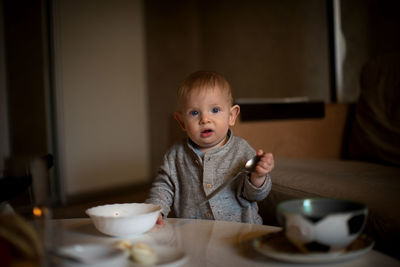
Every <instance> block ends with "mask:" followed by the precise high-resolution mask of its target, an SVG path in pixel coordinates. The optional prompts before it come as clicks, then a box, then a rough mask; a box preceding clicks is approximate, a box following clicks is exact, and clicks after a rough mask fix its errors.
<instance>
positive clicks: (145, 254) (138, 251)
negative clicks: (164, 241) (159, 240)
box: [131, 243, 157, 265]
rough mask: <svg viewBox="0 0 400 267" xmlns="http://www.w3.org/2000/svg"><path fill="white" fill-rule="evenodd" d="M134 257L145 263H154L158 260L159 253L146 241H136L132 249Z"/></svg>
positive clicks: (137, 260) (135, 259)
mask: <svg viewBox="0 0 400 267" xmlns="http://www.w3.org/2000/svg"><path fill="white" fill-rule="evenodd" d="M131 253H132V254H131V255H132V259H133V260H134V261H136V262H138V263H140V264H143V265H152V264H155V263H156V262H157V254H156V253H155V251H154V250H153V249H152V248H151V247H150V246H149V245H147V244H145V243H136V244H134V245H133V247H132V249H131Z"/></svg>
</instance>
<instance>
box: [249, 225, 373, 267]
mask: <svg viewBox="0 0 400 267" xmlns="http://www.w3.org/2000/svg"><path fill="white" fill-rule="evenodd" d="M252 245H253V248H254V249H255V250H256V251H258V252H260V253H261V254H263V255H265V256H268V257H270V258H273V259H275V260H280V261H286V262H293V263H331V262H340V261H347V260H352V259H355V258H357V257H359V256H361V255H363V254H365V253H367V252H368V251H370V250H371V249H372V247H373V246H374V241H373V240H372V239H371V238H370V237H368V236H366V235H361V236H359V237H358V238H357V239H356V240H355V241H354V242H353V244H351V245H350V246H349V247H348V248H347V249H346V250H345V251H344V252H340V253H338V252H335V253H329V252H326V253H322V252H315V253H302V252H300V251H299V250H298V249H297V248H296V247H295V246H294V245H292V244H291V243H290V242H289V241H288V240H287V239H286V237H285V236H284V234H283V233H282V231H280V232H275V233H271V234H267V235H263V236H260V237H258V238H256V239H254V240H253V242H252Z"/></svg>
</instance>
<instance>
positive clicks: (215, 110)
mask: <svg viewBox="0 0 400 267" xmlns="http://www.w3.org/2000/svg"><path fill="white" fill-rule="evenodd" d="M219 111H220V109H219V108H213V109H212V113H218V112H219Z"/></svg>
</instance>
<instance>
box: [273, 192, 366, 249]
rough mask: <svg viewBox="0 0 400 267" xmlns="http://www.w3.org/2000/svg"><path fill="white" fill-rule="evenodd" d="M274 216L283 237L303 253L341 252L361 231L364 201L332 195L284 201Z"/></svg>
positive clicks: (364, 207)
mask: <svg viewBox="0 0 400 267" xmlns="http://www.w3.org/2000/svg"><path fill="white" fill-rule="evenodd" d="M277 213H278V214H277V215H278V219H279V221H280V223H281V225H282V226H283V228H284V233H285V236H286V238H287V239H288V240H289V241H290V242H291V243H293V244H294V245H296V246H297V247H298V248H299V249H300V250H301V251H303V252H341V251H343V250H344V249H345V248H346V247H347V246H349V245H350V244H351V243H352V242H353V241H354V240H355V239H356V238H357V237H358V236H359V235H360V234H361V232H362V231H363V229H364V226H365V223H366V218H367V214H368V209H367V207H366V206H365V205H364V204H361V203H358V202H354V201H349V200H344V199H333V198H307V199H295V200H288V201H284V202H281V203H279V204H278V207H277Z"/></svg>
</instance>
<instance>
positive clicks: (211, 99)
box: [175, 88, 239, 153]
mask: <svg viewBox="0 0 400 267" xmlns="http://www.w3.org/2000/svg"><path fill="white" fill-rule="evenodd" d="M238 113H239V106H237V105H235V106H231V105H230V102H229V97H228V94H227V93H226V92H224V91H222V90H220V89H218V88H208V89H206V90H193V91H192V92H191V93H190V94H189V95H188V96H187V98H186V101H185V103H183V105H182V110H181V112H179V113H176V114H175V118H176V119H177V120H178V122H179V124H180V125H181V127H182V128H183V129H184V130H185V131H186V133H187V135H188V136H189V138H190V139H191V140H192V141H193V142H195V143H196V144H197V145H198V149H199V150H200V151H201V152H203V153H205V152H206V151H208V150H210V149H213V148H216V147H219V146H222V145H223V144H224V142H225V139H226V134H227V132H228V128H229V126H233V125H234V124H235V120H236V117H237V115H238Z"/></svg>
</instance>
